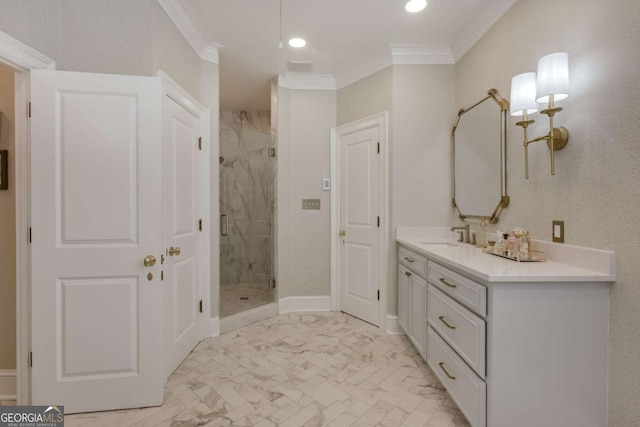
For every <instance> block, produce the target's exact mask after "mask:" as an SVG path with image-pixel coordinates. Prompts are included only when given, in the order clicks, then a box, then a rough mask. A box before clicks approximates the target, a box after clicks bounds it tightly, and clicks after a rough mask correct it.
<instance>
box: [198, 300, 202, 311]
mask: <svg viewBox="0 0 640 427" xmlns="http://www.w3.org/2000/svg"><path fill="white" fill-rule="evenodd" d="M198 306H199V309H200V313H202V300H200V304H198Z"/></svg>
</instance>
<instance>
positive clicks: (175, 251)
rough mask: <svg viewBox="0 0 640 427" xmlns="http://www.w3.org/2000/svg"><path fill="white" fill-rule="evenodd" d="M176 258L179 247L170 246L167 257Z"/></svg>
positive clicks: (178, 253)
mask: <svg viewBox="0 0 640 427" xmlns="http://www.w3.org/2000/svg"><path fill="white" fill-rule="evenodd" d="M174 255H175V256H178V255H180V246H176V247H175V248H174V247H173V246H171V247H170V248H169V256H174Z"/></svg>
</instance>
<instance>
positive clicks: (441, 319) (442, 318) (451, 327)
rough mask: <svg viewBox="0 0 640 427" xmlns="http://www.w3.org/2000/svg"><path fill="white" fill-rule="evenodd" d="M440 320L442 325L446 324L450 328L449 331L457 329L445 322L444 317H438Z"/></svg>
mask: <svg viewBox="0 0 640 427" xmlns="http://www.w3.org/2000/svg"><path fill="white" fill-rule="evenodd" d="M438 319H440V321H441V322H442V323H444V324H445V325H446V326H447V328H449V329H455V328H456V327H455V326H453V325H451V324H450V323H449V322H447V321H446V320H444V316H440V317H438Z"/></svg>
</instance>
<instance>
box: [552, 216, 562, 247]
mask: <svg viewBox="0 0 640 427" xmlns="http://www.w3.org/2000/svg"><path fill="white" fill-rule="evenodd" d="M551 236H552V237H553V241H554V242H556V243H564V221H555V220H554V221H553V228H552V231H551Z"/></svg>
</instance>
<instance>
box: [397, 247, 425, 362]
mask: <svg viewBox="0 0 640 427" xmlns="http://www.w3.org/2000/svg"><path fill="white" fill-rule="evenodd" d="M398 255H399V260H398V261H399V263H398V265H399V267H398V323H400V327H401V328H402V329H403V330H404V332H405V333H406V334H407V336H408V337H409V339H410V340H411V342H412V343H413V345H414V346H415V347H416V349H417V350H418V353H420V355H421V356H422V358H423V359H425V360H426V357H427V353H426V351H427V280H426V278H427V259H426V258H425V257H424V256H422V255H419V254H417V253H415V252H412V251H410V250H408V249H406V248H400V250H399V251H398Z"/></svg>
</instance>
